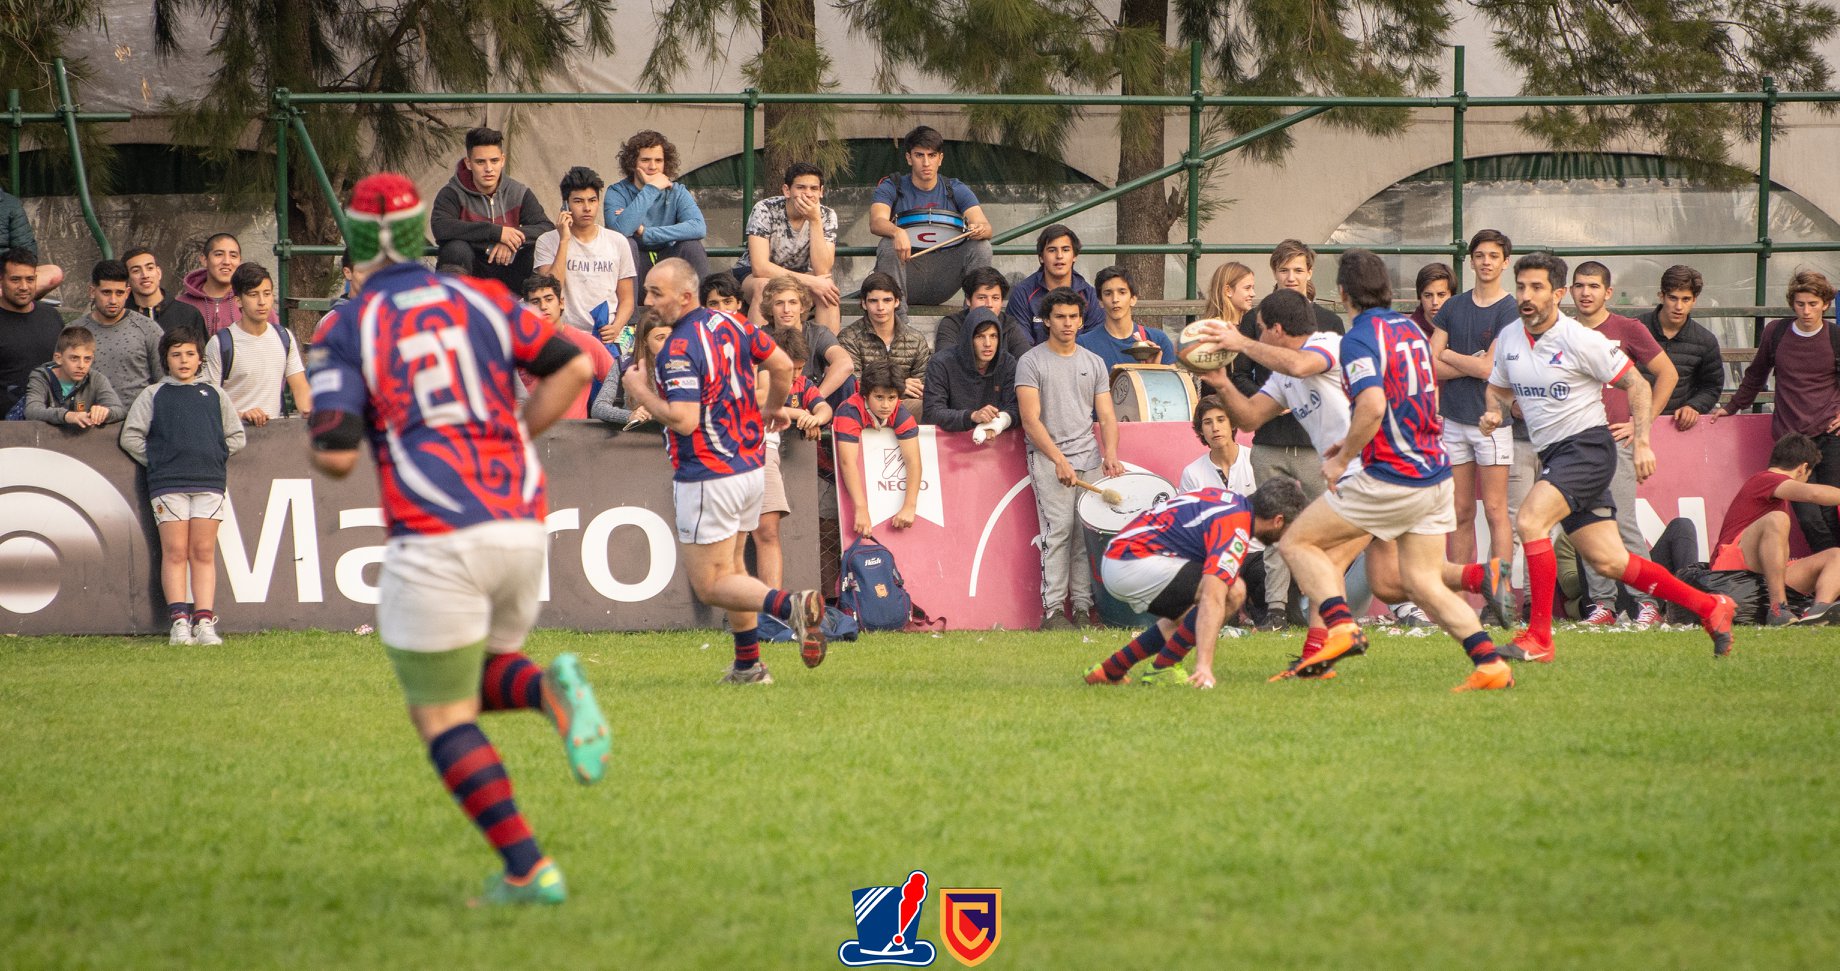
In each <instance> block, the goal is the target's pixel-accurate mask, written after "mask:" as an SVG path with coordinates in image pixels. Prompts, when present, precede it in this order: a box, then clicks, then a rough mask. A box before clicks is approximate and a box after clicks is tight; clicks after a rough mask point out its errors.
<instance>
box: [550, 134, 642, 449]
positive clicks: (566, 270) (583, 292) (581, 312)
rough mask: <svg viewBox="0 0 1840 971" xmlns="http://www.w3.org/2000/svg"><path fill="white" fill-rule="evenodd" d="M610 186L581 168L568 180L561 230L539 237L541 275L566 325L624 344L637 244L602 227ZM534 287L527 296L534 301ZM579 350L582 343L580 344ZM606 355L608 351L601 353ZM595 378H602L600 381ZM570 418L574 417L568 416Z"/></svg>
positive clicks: (628, 347) (565, 177) (614, 344)
mask: <svg viewBox="0 0 1840 971" xmlns="http://www.w3.org/2000/svg"><path fill="white" fill-rule="evenodd" d="M605 185H606V183H604V182H602V181H601V177H600V176H599V175H598V174H596V173H595V171H594V170H593V169H591V168H587V167H586V166H581V165H577V166H575V167H574V168H572V169H570V170H569V171H568V172H567V174H565V175H563V177H562V206H563V209H562V212H560V213H558V214H557V216H556V226H557V228H555V229H552V230H550V231H549V232H547V233H544V234H543V235H541V236H539V237H537V255H536V257H535V260H536V272H537V273H539V274H542V275H544V276H546V277H549V278H551V279H552V281H553V282H554V283H555V284H557V286H556V287H555V289H556V290H558V291H559V292H560V293H561V295H562V321H561V322H562V323H565V324H568V325H569V326H570V327H572V328H574V329H576V330H581V331H585V332H586V333H589V334H592V335H594V336H595V337H598V338H600V342H601V343H602V344H605V345H607V346H608V347H619V348H620V353H622V354H630V353H631V352H632V346H631V345H630V344H627V345H625V346H623V347H622V346H621V340H620V339H621V336H622V335H627V334H628V331H627V322H628V321H629V320H630V319H631V318H632V312H633V278H634V277H635V276H636V275H637V272H636V271H635V270H634V268H633V257H632V245H631V244H630V243H628V242H627V240H626V237H624V236H621V235H620V234H619V233H616V232H614V231H613V230H611V229H607V228H606V227H604V226H602V225H601V189H602V188H604V187H605ZM530 287H531V284H530V282H529V281H526V282H525V284H524V292H525V296H526V299H528V298H529V293H530ZM577 346H579V344H577ZM601 350H602V351H603V352H604V351H605V350H606V347H603V348H602V349H601ZM595 380H597V381H598V380H600V379H599V378H596V379H595ZM564 417H570V416H564Z"/></svg>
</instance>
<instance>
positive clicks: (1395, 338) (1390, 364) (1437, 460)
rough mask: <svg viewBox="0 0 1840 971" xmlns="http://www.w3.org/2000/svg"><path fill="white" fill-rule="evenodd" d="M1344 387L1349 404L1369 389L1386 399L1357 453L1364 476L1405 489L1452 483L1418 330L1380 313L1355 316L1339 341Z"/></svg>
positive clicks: (1425, 344)
mask: <svg viewBox="0 0 1840 971" xmlns="http://www.w3.org/2000/svg"><path fill="white" fill-rule="evenodd" d="M1342 387H1343V388H1345V389H1346V390H1347V392H1348V400H1349V401H1350V402H1351V403H1352V402H1354V400H1355V398H1356V397H1358V396H1359V395H1360V394H1361V392H1363V391H1366V390H1367V389H1368V388H1379V389H1381V390H1382V391H1384V392H1385V393H1386V411H1385V412H1384V413H1383V414H1382V415H1381V416H1380V430H1379V431H1378V432H1375V433H1374V437H1373V438H1372V439H1369V440H1368V443H1367V445H1366V446H1365V447H1363V448H1362V449H1361V466H1362V471H1365V472H1367V473H1369V474H1371V475H1373V476H1374V477H1375V478H1377V479H1381V480H1382V481H1385V482H1392V483H1395V484H1398V485H1403V486H1433V485H1437V484H1438V483H1440V482H1442V481H1444V480H1445V479H1448V478H1450V456H1449V455H1447V454H1445V452H1444V419H1443V418H1442V417H1440V416H1439V415H1438V394H1437V378H1436V375H1435V374H1434V372H1433V371H1432V369H1431V344H1430V342H1429V341H1427V340H1426V339H1425V332H1424V331H1422V330H1419V329H1418V325H1417V324H1414V323H1413V322H1412V321H1411V320H1410V319H1409V318H1407V317H1404V316H1402V315H1400V314H1396V313H1394V312H1393V311H1391V310H1384V309H1380V308H1370V309H1367V310H1363V311H1361V312H1360V313H1359V314H1356V315H1355V318H1354V320H1353V322H1351V323H1350V324H1349V325H1348V333H1346V334H1344V335H1342Z"/></svg>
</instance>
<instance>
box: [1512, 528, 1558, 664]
mask: <svg viewBox="0 0 1840 971" xmlns="http://www.w3.org/2000/svg"><path fill="white" fill-rule="evenodd" d="M1521 550H1522V551H1523V552H1525V553H1526V554H1527V588H1528V589H1529V590H1531V591H1532V592H1533V611H1532V613H1531V615H1530V616H1529V617H1528V618H1527V630H1528V632H1529V633H1531V634H1533V636H1535V637H1537V638H1539V639H1540V640H1541V641H1543V642H1545V643H1548V644H1550V643H1552V612H1553V584H1554V583H1557V582H1558V581H1559V558H1558V557H1556V556H1554V555H1553V549H1552V541H1551V540H1547V539H1536V540H1534V541H1533V542H1531V543H1527V544H1525V545H1523V546H1522V547H1521Z"/></svg>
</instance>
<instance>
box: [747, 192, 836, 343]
mask: <svg viewBox="0 0 1840 971" xmlns="http://www.w3.org/2000/svg"><path fill="white" fill-rule="evenodd" d="M780 189H781V194H780V195H777V196H774V197H772V198H770V199H762V200H760V201H759V202H756V203H754V211H753V212H750V213H748V220H747V254H746V255H744V256H742V257H741V260H740V262H738V263H736V264H735V271H734V273H735V279H737V280H740V281H741V293H742V295H743V299H745V300H746V301H747V304H748V316H749V317H751V318H753V319H755V320H761V319H764V318H763V317H762V316H761V313H762V311H761V306H760V294H761V292H762V291H764V290H765V289H766V287H767V281H769V280H772V279H774V278H776V277H780V276H784V275H788V274H790V275H791V276H792V278H793V279H795V280H797V281H799V283H800V284H802V285H803V286H804V287H805V289H806V290H807V291H809V292H810V293H811V299H812V302H813V303H814V304H815V305H816V308H817V310H816V315H817V320H818V323H819V324H822V325H823V326H824V328H825V329H826V330H829V331H830V332H831V333H832V334H835V333H837V331H838V330H839V329H840V328H841V327H842V326H843V304H842V294H841V293H840V292H839V291H838V289H837V281H835V280H833V279H831V267H832V266H833V265H835V263H836V261H837V213H836V211H835V210H833V209H831V207H829V206H827V205H824V204H823V199H824V172H823V170H821V169H819V168H818V167H817V166H816V165H813V164H811V163H810V162H794V163H792V164H791V165H789V166H787V167H786V181H785V183H784V184H783V185H781V186H780ZM793 363H795V364H796V363H797V362H796V361H795V362H793Z"/></svg>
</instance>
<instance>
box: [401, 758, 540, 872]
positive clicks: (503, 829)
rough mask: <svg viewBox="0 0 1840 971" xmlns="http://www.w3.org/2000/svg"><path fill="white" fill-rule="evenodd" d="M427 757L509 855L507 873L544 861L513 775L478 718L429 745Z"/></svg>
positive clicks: (496, 844) (489, 839)
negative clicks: (513, 791)
mask: <svg viewBox="0 0 1840 971" xmlns="http://www.w3.org/2000/svg"><path fill="white" fill-rule="evenodd" d="M428 757H429V759H431V760H432V761H433V762H434V767H435V769H436V770H437V771H439V772H440V773H441V781H442V782H444V783H446V784H447V791H449V792H451V793H453V794H454V801H456V802H458V803H459V804H460V809H461V810H462V811H463V812H465V813H466V814H467V816H468V817H470V818H471V819H472V820H473V825H475V826H477V827H479V831H480V832H482V833H484V834H485V835H486V841H487V842H489V843H491V844H492V848H493V849H495V850H497V851H498V855H499V856H501V857H504V859H505V872H506V873H509V874H510V875H511V876H513V877H523V876H526V875H527V874H529V873H530V871H531V870H533V869H535V868H536V865H537V864H538V863H539V862H541V861H542V859H543V852H542V851H541V850H539V849H537V838H536V836H535V835H533V834H532V833H531V832H530V825H529V824H527V823H525V822H524V817H523V816H522V815H520V814H519V813H518V808H517V801H516V800H514V799H513V798H512V796H511V777H510V776H508V775H506V774H505V764H504V763H503V762H500V761H499V759H498V751H497V750H496V749H494V748H493V747H492V743H491V742H489V741H487V740H486V733H485V732H482V731H480V730H479V725H478V723H476V722H467V723H466V724H464V725H455V726H454V727H452V728H450V729H448V730H447V731H445V732H442V733H441V734H439V735H437V736H435V738H434V741H431V742H429V743H428Z"/></svg>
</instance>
